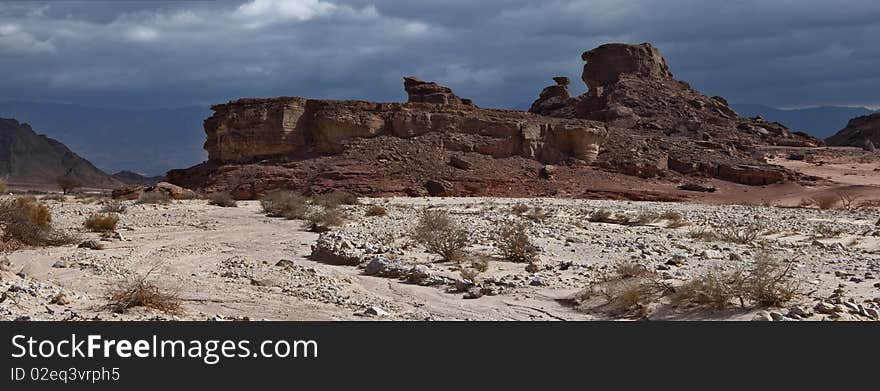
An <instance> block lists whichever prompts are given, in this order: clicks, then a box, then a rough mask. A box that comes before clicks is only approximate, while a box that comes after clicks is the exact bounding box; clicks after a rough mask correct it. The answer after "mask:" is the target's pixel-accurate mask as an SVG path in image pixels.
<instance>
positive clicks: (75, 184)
mask: <svg viewBox="0 0 880 391" xmlns="http://www.w3.org/2000/svg"><path fill="white" fill-rule="evenodd" d="M55 183H56V184H57V185H58V187H60V188H61V192H62V193H64V194H68V193H70V192H72V191H74V190H76V189H78V188H80V187H82V182H80V181H78V180H76V179H74V178H70V177H66V176H65V177H61V178H58V180H56V181H55Z"/></svg>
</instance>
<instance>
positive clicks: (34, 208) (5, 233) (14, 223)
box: [0, 197, 75, 249]
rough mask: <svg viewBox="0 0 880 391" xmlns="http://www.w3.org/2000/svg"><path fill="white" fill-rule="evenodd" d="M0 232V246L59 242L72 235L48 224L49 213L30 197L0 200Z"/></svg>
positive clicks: (14, 246) (12, 246)
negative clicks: (0, 234)
mask: <svg viewBox="0 0 880 391" xmlns="http://www.w3.org/2000/svg"><path fill="white" fill-rule="evenodd" d="M0 232H2V236H0V239H2V241H3V247H4V248H7V249H9V248H16V247H19V246H21V245H26V246H60V245H65V244H70V243H73V242H75V238H73V237H71V236H70V235H67V234H65V233H63V232H60V231H57V230H55V229H53V228H52V213H51V212H50V211H49V208H48V207H47V206H46V205H44V204H42V203H40V202H39V201H37V199H36V198H34V197H17V198H14V199H10V200H3V201H0Z"/></svg>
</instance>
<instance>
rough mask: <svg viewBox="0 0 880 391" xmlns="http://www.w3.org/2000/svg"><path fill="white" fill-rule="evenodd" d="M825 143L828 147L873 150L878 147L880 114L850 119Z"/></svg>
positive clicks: (879, 141)
mask: <svg viewBox="0 0 880 391" xmlns="http://www.w3.org/2000/svg"><path fill="white" fill-rule="evenodd" d="M826 141H827V142H828V144H830V145H841V146H844V145H846V146H853V147H863V148H865V149H871V150H873V149H875V148H876V147H877V146H880V113H875V114H871V115H865V116H861V117H856V118H853V119H851V120H850V121H849V123H848V124H847V125H846V127H845V128H843V129H841V130H840V131H839V132H837V133H836V134H835V135H833V136H831V137H829V138H827V139H826Z"/></svg>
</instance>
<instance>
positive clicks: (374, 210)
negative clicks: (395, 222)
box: [366, 205, 388, 217]
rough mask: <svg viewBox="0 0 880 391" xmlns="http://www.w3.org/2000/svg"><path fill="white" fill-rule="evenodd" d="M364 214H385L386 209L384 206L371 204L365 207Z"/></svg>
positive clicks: (368, 215)
mask: <svg viewBox="0 0 880 391" xmlns="http://www.w3.org/2000/svg"><path fill="white" fill-rule="evenodd" d="M366 215H367V217H374V216H387V215H388V210H386V209H385V207H384V206H381V205H373V206H371V207H369V208H368V209H367V212H366Z"/></svg>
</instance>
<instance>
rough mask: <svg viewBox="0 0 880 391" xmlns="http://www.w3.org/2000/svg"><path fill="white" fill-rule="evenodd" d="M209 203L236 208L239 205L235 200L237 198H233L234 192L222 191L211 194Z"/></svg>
mask: <svg viewBox="0 0 880 391" xmlns="http://www.w3.org/2000/svg"><path fill="white" fill-rule="evenodd" d="M208 205H214V206H219V207H222V208H235V207H238V202H236V201H235V198H233V197H232V194H229V192H227V191H221V192H217V193H213V194H211V195H210V196H209V198H208Z"/></svg>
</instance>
